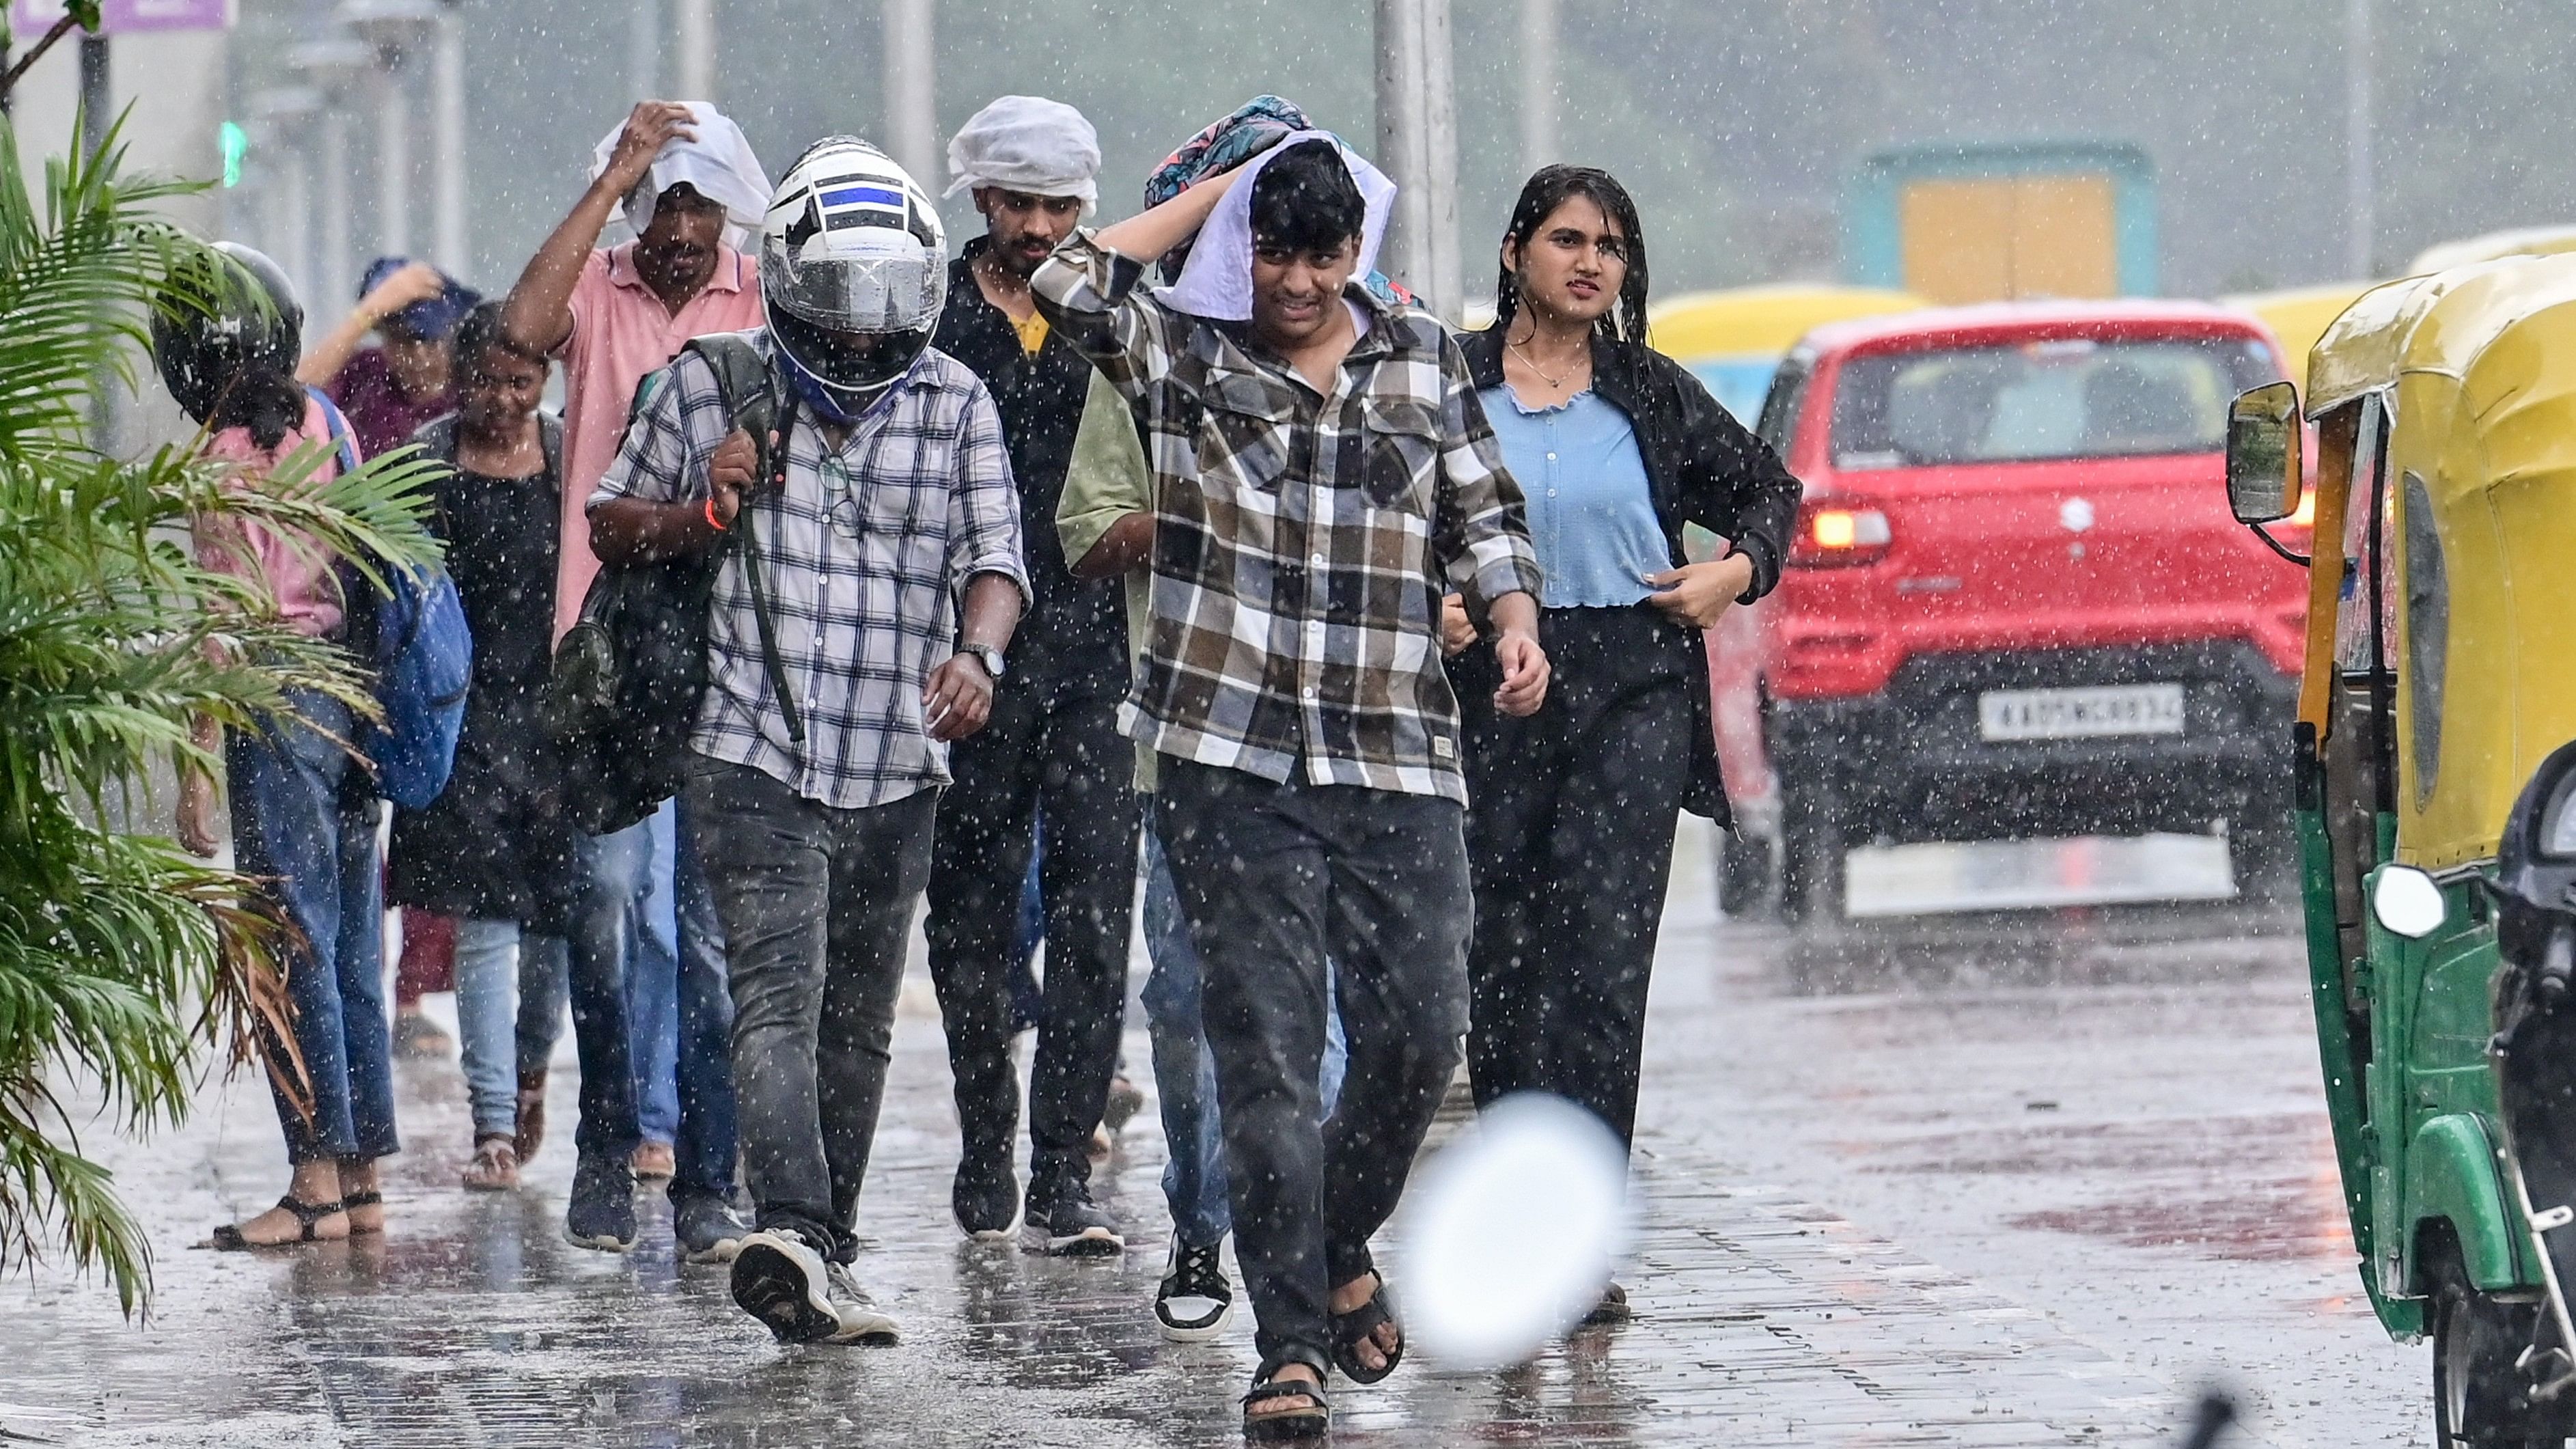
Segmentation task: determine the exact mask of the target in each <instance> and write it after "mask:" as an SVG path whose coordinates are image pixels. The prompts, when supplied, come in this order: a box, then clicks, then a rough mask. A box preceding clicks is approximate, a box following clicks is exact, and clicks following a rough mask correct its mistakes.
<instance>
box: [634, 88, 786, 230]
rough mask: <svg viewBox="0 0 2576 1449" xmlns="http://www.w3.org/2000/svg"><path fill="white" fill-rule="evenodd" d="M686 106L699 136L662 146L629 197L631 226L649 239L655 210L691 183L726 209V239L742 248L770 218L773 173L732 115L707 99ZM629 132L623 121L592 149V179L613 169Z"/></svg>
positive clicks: (675, 137) (676, 140)
mask: <svg viewBox="0 0 2576 1449" xmlns="http://www.w3.org/2000/svg"><path fill="white" fill-rule="evenodd" d="M680 104H682V105H684V106H687V107H688V108H689V128H690V129H691V130H693V131H695V132H697V135H696V136H695V137H692V138H690V139H687V140H683V139H681V138H680V137H677V136H674V137H672V138H671V139H670V140H668V141H665V142H663V143H662V150H661V153H660V154H658V155H656V156H655V157H654V158H653V169H652V170H651V171H649V172H647V173H646V174H645V177H644V181H643V183H642V184H641V185H639V186H637V187H636V188H635V190H634V192H633V194H631V195H629V196H628V197H627V198H626V224H627V225H628V226H631V227H633V228H635V233H636V235H638V236H641V235H643V233H644V228H646V227H648V226H651V225H652V224H653V208H654V207H655V206H656V205H657V204H659V202H660V201H661V197H662V193H663V192H665V191H668V190H670V189H671V188H672V187H674V186H677V185H679V184H680V183H681V182H684V181H685V182H687V183H688V184H689V185H690V187H691V188H693V189H694V190H696V192H697V193H698V194H699V195H700V196H703V197H705V198H707V199H708V200H710V201H713V202H715V203H717V204H718V205H720V206H722V207H723V208H724V209H725V241H726V243H727V244H728V245H730V246H733V247H735V248H736V249H740V248H741V247H742V246H743V244H744V243H746V242H748V241H749V240H750V239H751V238H753V237H755V236H758V235H759V234H760V221H761V218H762V217H763V216H765V215H767V214H768V211H769V173H768V172H766V171H763V170H761V169H760V158H759V157H758V156H755V155H753V154H752V152H751V138H750V137H748V136H745V135H744V134H743V133H742V127H740V126H737V125H735V124H734V122H733V118H732V117H730V116H727V115H726V114H724V113H723V112H722V111H719V110H717V109H716V108H715V107H714V106H713V105H710V104H709V103H707V102H705V101H682V102H681V103H680ZM625 133H626V123H625V122H623V121H620V122H618V123H617V126H616V128H615V129H614V130H611V131H610V132H609V133H608V135H607V136H606V137H604V138H602V139H601V141H600V143H599V144H598V145H597V146H594V147H592V148H591V153H590V175H591V179H593V180H597V179H598V178H599V174H600V173H601V172H603V171H606V170H607V169H608V158H609V157H610V156H611V155H613V154H615V152H616V150H617V138H618V137H619V136H622V135H624V134H625Z"/></svg>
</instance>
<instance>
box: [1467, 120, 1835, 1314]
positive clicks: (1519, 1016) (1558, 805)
mask: <svg viewBox="0 0 2576 1449" xmlns="http://www.w3.org/2000/svg"><path fill="white" fill-rule="evenodd" d="M1494 311H1495V317H1496V320H1495V322H1494V325H1493V326H1492V327H1490V328H1487V329H1486V330H1484V331H1483V332H1479V333H1475V334H1472V335H1470V336H1469V337H1467V338H1466V339H1465V347H1466V352H1467V360H1468V364H1469V366H1470V368H1471V369H1472V370H1473V372H1474V374H1475V379H1476V386H1477V390H1478V396H1479V398H1480V399H1481V401H1482V402H1483V404H1484V409H1485V413H1486V416H1487V417H1488V418H1489V419H1490V420H1491V421H1492V423H1493V425H1494V431H1495V434H1496V436H1497V437H1498V438H1499V439H1500V441H1501V443H1502V452H1503V458H1504V461H1505V462H1507V463H1508V464H1509V465H1510V466H1511V471H1512V476H1513V477H1514V478H1515V479H1517V480H1518V481H1519V483H1520V487H1521V492H1522V494H1523V496H1524V497H1525V498H1526V499H1527V500H1528V507H1529V524H1530V536H1531V539H1532V541H1533V542H1534V543H1535V544H1536V545H1537V548H1538V557H1539V564H1540V567H1541V568H1543V569H1544V570H1545V571H1546V574H1547V584H1546V589H1545V592H1544V594H1543V596H1542V598H1541V603H1542V604H1543V605H1544V613H1543V614H1542V616H1541V619H1540V637H1541V638H1542V639H1543V640H1545V641H1546V644H1547V650H1548V657H1549V658H1550V659H1551V660H1552V661H1553V662H1554V664H1555V666H1556V677H1555V683H1554V686H1553V688H1552V689H1551V690H1550V692H1549V698H1548V704H1547V708H1545V709H1543V710H1540V711H1539V712H1538V713H1537V714H1535V715H1532V716H1530V717H1529V718H1526V719H1513V718H1510V717H1507V716H1504V715H1502V714H1499V713H1498V712H1496V711H1495V709H1494V708H1493V705H1492V699H1493V690H1494V682H1493V680H1491V679H1490V678H1488V677H1487V676H1489V675H1491V674H1492V673H1493V672H1494V668H1495V665H1494V662H1493V658H1492V651H1491V650H1490V649H1486V648H1482V647H1469V646H1470V645H1471V644H1472V643H1473V641H1474V629H1475V625H1474V623H1473V622H1471V621H1470V620H1468V619H1467V618H1466V616H1465V614H1464V612H1463V610H1461V609H1460V608H1459V607H1458V606H1457V605H1456V604H1455V602H1454V601H1453V602H1452V604H1451V606H1450V609H1449V611H1448V618H1447V629H1446V631H1445V633H1446V640H1447V643H1448V646H1449V648H1450V649H1451V650H1452V652H1453V660H1452V664H1451V669H1452V670H1453V672H1454V673H1455V674H1456V675H1457V676H1458V680H1457V683H1458V691H1457V692H1458V698H1459V700H1460V702H1461V705H1462V707H1463V709H1464V711H1465V715H1466V721H1465V723H1466V729H1465V747H1466V753H1467V759H1466V768H1467V793H1468V816H1467V848H1468V859H1469V863H1470V867H1471V869H1472V870H1473V872H1474V879H1475V891H1476V934H1475V942H1474V945H1473V947H1472V949H1471V951H1470V953H1469V957H1468V970H1469V974H1470V977H1471V981H1472V996H1471V1003H1472V1006H1471V1011H1472V1027H1471V1030H1470V1033H1469V1036H1468V1048H1467V1055H1468V1069H1469V1072H1470V1074H1471V1076H1472V1078H1473V1083H1474V1087H1475V1093H1476V1101H1477V1103H1478V1105H1480V1106H1481V1105H1484V1104H1488V1103H1491V1102H1493V1101H1494V1100H1496V1099H1497V1098H1500V1097H1502V1096H1504V1095H1506V1094H1508V1093H1511V1092H1517V1091H1542V1092H1552V1093H1555V1094H1557V1095H1559V1096H1562V1097H1566V1098H1568V1099H1570V1100H1572V1101H1574V1102H1577V1103H1579V1104H1581V1105H1582V1106H1584V1107H1586V1108H1588V1109H1590V1110H1591V1111H1592V1112H1594V1113H1595V1114H1597V1115H1598V1116H1599V1117H1600V1118H1601V1120H1602V1121H1603V1122H1604V1123H1606V1124H1608V1126H1609V1128H1610V1130H1611V1131H1613V1132H1615V1133H1617V1134H1618V1135H1619V1137H1620V1139H1621V1141H1622V1142H1625V1141H1627V1140H1628V1138H1629V1136H1630V1134H1631V1132H1632V1130H1633V1125H1634V1122H1635V1118H1636V1105H1637V1073H1638V1062H1639V1056H1640V1053H1641V1050H1642V1048H1643V1045H1644V1040H1645V1025H1646V985H1647V979H1648V976H1649V974H1650V973H1651V971H1652V969H1653V966H1654V957H1655V934H1656V928H1657V926H1658V924H1659V923H1660V920H1661V917H1662V913H1663V904H1664V888H1665V885H1666V883H1667V881H1668V879H1669V877H1670V875H1671V873H1672V848H1673V831H1674V826H1675V823H1676V817H1677V815H1678V812H1680V811H1681V810H1685V809H1687V810H1690V811H1692V812H1694V813H1696V814H1702V815H1708V816H1711V817H1713V818H1715V819H1716V820H1717V821H1718V822H1719V823H1720V824H1724V823H1726V819H1727V815H1726V796H1725V791H1724V788H1723V786H1722V784H1721V783H1720V781H1719V779H1718V776H1717V753H1716V745H1715V736H1714V734H1713V732H1712V730H1711V728H1710V722H1709V698H1708V657H1707V655H1706V653H1705V652H1703V649H1702V646H1701V640H1700V635H1701V631H1703V630H1705V629H1707V628H1708V627H1709V626H1711V625H1713V624H1715V623H1716V622H1717V621H1718V619H1719V617H1720V616H1721V615H1723V614H1724V613H1725V612H1726V610H1727V608H1728V607H1729V606H1730V605H1732V604H1737V603H1751V602H1752V601H1754V600H1755V599H1758V598H1760V597H1761V596H1762V595H1763V594H1765V593H1766V592H1768V591H1769V590H1770V588H1771V586H1772V585H1773V584H1774V583H1776V582H1778V580H1779V577H1780V560H1781V559H1782V557H1783V556H1784V555H1785V554H1786V552H1787V547H1788V541H1789V532H1790V529H1791V527H1792V524H1793V521H1794V518H1795V515H1796V512H1797V506H1798V494H1799V486H1798V480H1797V479H1795V478H1793V477H1791V476H1790V475H1789V472H1788V470H1787V469H1785V468H1783V467H1782V466H1781V465H1780V460H1779V459H1778V458H1777V457H1776V456H1774V455H1773V454H1772V452H1771V450H1770V449H1769V448H1768V447H1766V446H1764V445H1763V444H1762V443H1761V442H1760V441H1759V440H1757V439H1756V438H1755V437H1754V436H1753V435H1752V434H1751V433H1750V432H1748V431H1746V429H1745V428H1744V427H1743V426H1742V425H1740V424H1739V423H1737V422H1736V421H1735V419H1734V418H1732V417H1730V416H1728V415H1727V412H1726V410H1725V409H1724V408H1721V407H1719V406H1718V404H1717V402H1716V400H1715V399H1713V398H1711V397H1710V396H1709V395H1708V391H1707V389H1706V388H1703V387H1702V386H1701V385H1700V384H1699V382H1698V380H1697V379H1695V378H1693V377H1692V376H1691V375H1690V374H1689V373H1688V372H1686V371H1684V370H1683V369H1682V368H1681V367H1680V366H1679V365H1678V364H1676V363H1674V362H1673V361H1672V360H1671V359H1669V358H1667V357H1664V356H1662V355H1661V354H1659V353H1656V352H1654V351H1652V350H1650V349H1649V348H1648V347H1647V346H1646V342H1645V335H1646V243H1645V236H1644V234H1643V232H1642V231H1641V230H1640V228H1639V226H1638V222H1637V208H1636V204H1635V203H1634V202H1632V201H1631V200H1630V199H1629V197H1628V193H1627V190H1626V189H1625V188H1623V187H1622V186H1620V184H1619V183H1618V181H1617V180H1615V179H1613V178H1612V177H1611V176H1610V175H1609V173H1607V172H1603V171H1597V170H1593V169H1591V168H1589V167H1577V166H1549V167H1546V168H1543V169H1542V170H1540V171H1539V172H1538V173H1537V174H1536V175H1534V176H1532V177H1531V178H1530V179H1529V183H1528V185H1527V186H1525V187H1523V188H1522V191H1521V197H1520V202H1519V204H1518V205H1517V206H1516V207H1514V208H1513V211H1512V220H1511V228H1510V230H1509V232H1508V233H1506V235H1505V236H1504V238H1503V242H1502V275H1501V278H1500V280H1499V282H1498V284H1497V286H1496V288H1495V295H1494ZM1685 523H1695V524H1698V525H1700V526H1701V527H1702V528H1705V529H1707V530H1709V531H1710V532H1711V533H1714V534H1717V535H1718V536H1720V537H1721V538H1724V539H1725V540H1727V547H1726V548H1724V549H1723V550H1721V551H1720V553H1719V556H1717V557H1715V558H1712V559H1708V560H1705V561H1703V562H1699V563H1691V562H1689V561H1688V560H1687V559H1686V558H1685V557H1684V554H1683V551H1682V526H1683V525H1684V524H1685ZM1626 1304H1627V1299H1626V1295H1625V1294H1624V1292H1622V1291H1621V1290H1620V1289H1619V1288H1618V1287H1617V1286H1616V1285H1613V1286H1612V1288H1611V1289H1610V1292H1609V1295H1608V1296H1607V1297H1605V1299H1604V1300H1603V1302H1602V1306H1601V1308H1600V1309H1599V1310H1597V1312H1596V1314H1595V1317H1596V1319H1606V1318H1620V1317H1625V1316H1626Z"/></svg>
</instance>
